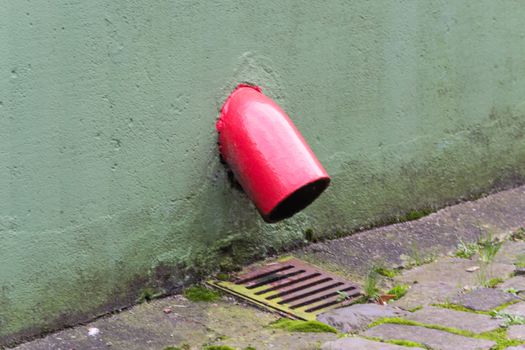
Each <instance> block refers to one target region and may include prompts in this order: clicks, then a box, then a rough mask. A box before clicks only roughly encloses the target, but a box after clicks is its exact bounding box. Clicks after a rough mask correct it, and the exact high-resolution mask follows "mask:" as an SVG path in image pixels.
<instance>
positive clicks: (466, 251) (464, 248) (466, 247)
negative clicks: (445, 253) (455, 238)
mask: <svg viewBox="0 0 525 350" xmlns="http://www.w3.org/2000/svg"><path fill="white" fill-rule="evenodd" d="M477 251H478V244H477V243H465V242H463V241H461V240H460V241H459V244H458V247H457V249H456V252H455V253H454V256H456V257H458V258H462V259H470V258H472V256H474V254H476V253H477Z"/></svg>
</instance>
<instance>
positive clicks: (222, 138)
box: [217, 85, 330, 222]
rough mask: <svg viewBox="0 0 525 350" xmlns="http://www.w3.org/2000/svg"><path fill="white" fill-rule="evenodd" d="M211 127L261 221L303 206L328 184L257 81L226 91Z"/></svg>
mask: <svg viewBox="0 0 525 350" xmlns="http://www.w3.org/2000/svg"><path fill="white" fill-rule="evenodd" d="M217 131H218V132H219V147H220V152H221V155H222V157H223V159H224V160H225V161H226V163H227V164H228V165H229V166H230V168H231V170H232V171H233V174H234V175H235V177H236V179H237V181H238V182H239V183H240V185H241V186H242V188H243V189H244V191H245V192H246V194H247V195H248V197H250V199H251V200H252V201H253V202H254V203H255V206H256V207H257V209H258V210H259V212H260V213H261V215H262V217H263V219H264V220H265V221H267V222H276V221H279V220H282V219H286V218H288V217H290V216H292V215H294V214H295V213H297V212H298V211H301V210H303V209H304V208H306V207H307V206H308V205H310V204H311V203H312V202H313V201H314V200H315V199H316V198H317V197H319V195H320V194H321V193H322V192H323V191H324V190H325V189H326V188H327V187H328V185H329V183H330V177H329V176H328V174H327V173H326V171H325V170H324V168H323V166H322V165H321V163H319V160H317V158H316V156H315V155H314V153H313V152H312V150H311V149H310V147H309V146H308V144H307V143H306V141H305V140H304V138H303V137H302V135H301V133H300V132H299V130H297V128H296V127H295V125H294V124H293V123H292V121H291V120H290V118H289V117H288V116H287V115H286V113H285V112H284V111H283V110H282V109H281V108H280V107H279V106H278V105H277V104H276V103H275V102H273V101H272V100H271V99H270V98H268V97H267V96H265V95H264V94H263V93H262V92H261V89H260V88H259V87H257V86H250V85H239V86H238V87H237V88H236V89H235V90H234V91H233V92H232V93H231V95H230V96H229V97H228V98H227V100H226V102H225V103H224V106H223V107H222V109H221V114H220V117H219V120H218V121H217Z"/></svg>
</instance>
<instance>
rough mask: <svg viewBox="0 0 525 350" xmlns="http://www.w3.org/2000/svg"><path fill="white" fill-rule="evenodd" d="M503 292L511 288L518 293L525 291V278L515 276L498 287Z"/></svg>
mask: <svg viewBox="0 0 525 350" xmlns="http://www.w3.org/2000/svg"><path fill="white" fill-rule="evenodd" d="M498 288H499V289H501V290H506V289H509V288H513V289H515V290H516V291H517V292H518V293H520V292H524V291H525V277H524V276H515V277H512V278H510V279H508V280H506V281H505V282H503V283H502V284H500V285H499V286H498Z"/></svg>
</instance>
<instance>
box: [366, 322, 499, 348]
mask: <svg viewBox="0 0 525 350" xmlns="http://www.w3.org/2000/svg"><path fill="white" fill-rule="evenodd" d="M363 335H364V336H368V337H376V338H380V339H383V340H392V339H404V340H411V341H414V342H417V343H420V344H423V345H425V346H428V347H430V348H432V349H433V350H489V349H490V348H491V347H492V346H494V345H495V344H496V343H495V342H493V341H490V340H484V339H474V338H467V337H463V336H460V335H456V334H452V333H448V332H444V331H439V330H436V329H429V328H424V327H416V326H404V325H397V324H382V325H379V326H377V327H374V328H370V329H369V330H367V331H366V332H364V333H363Z"/></svg>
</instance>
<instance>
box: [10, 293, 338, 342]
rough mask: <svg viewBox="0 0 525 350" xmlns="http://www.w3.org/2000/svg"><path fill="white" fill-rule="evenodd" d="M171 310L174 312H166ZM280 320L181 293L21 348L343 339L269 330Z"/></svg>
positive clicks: (227, 302)
mask: <svg viewBox="0 0 525 350" xmlns="http://www.w3.org/2000/svg"><path fill="white" fill-rule="evenodd" d="M166 309H169V310H171V312H169V313H166V312H165V310H166ZM278 318H279V316H277V315H275V314H271V313H268V312H264V311H261V310H259V309H256V308H253V307H250V306H247V305H244V304H239V303H237V302H236V301H235V300H233V299H229V298H222V300H220V301H217V302H214V303H209V302H191V301H189V300H187V299H186V298H184V297H182V296H180V295H178V296H172V297H168V298H164V299H158V300H154V301H151V302H148V303H143V304H140V305H137V306H135V307H133V308H131V309H129V310H127V311H124V312H121V313H118V314H115V315H111V316H110V317H105V318H101V319H98V320H96V321H94V322H91V323H90V324H89V325H85V326H78V327H75V328H71V329H66V330H63V331H60V332H57V333H54V334H51V335H48V336H46V337H45V338H42V339H36V340H34V341H32V342H29V343H26V344H22V345H20V346H18V347H16V350H59V349H61V350H72V349H74V350H104V349H107V350H162V349H164V348H165V347H168V346H179V347H180V346H181V345H182V344H188V345H189V346H190V347H191V350H201V349H202V348H203V346H204V345H205V344H214V345H215V344H225V345H229V346H232V347H238V348H240V349H244V348H245V347H248V346H253V347H255V348H256V349H257V350H270V349H273V350H275V349H290V350H314V349H317V347H318V346H319V345H320V344H322V343H324V342H326V341H329V340H335V339H337V335H335V334H333V333H289V332H286V331H283V330H279V329H268V328H266V326H267V325H268V324H269V323H270V322H272V321H275V320H277V319H278ZM92 329H96V331H90V330H92ZM90 333H91V335H90ZM0 348H1V347H0Z"/></svg>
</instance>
